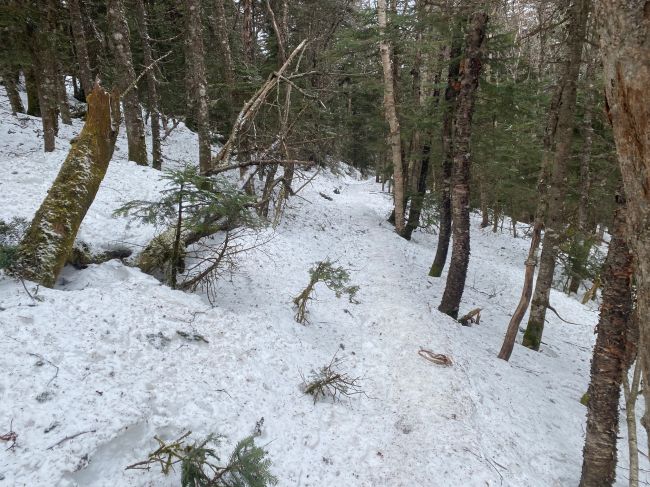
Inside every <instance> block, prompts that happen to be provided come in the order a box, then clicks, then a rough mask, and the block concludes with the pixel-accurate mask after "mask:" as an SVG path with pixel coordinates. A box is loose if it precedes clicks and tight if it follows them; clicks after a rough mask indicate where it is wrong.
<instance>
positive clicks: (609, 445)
mask: <svg viewBox="0 0 650 487" xmlns="http://www.w3.org/2000/svg"><path fill="white" fill-rule="evenodd" d="M618 199H619V208H618V209H617V211H616V215H615V217H614V225H613V229H612V230H613V231H612V240H611V241H610V244H609V252H608V253H607V260H606V261H605V267H604V269H603V274H602V275H603V281H604V285H603V301H602V304H601V306H600V319H599V320H598V327H597V328H596V331H597V333H598V336H597V338H596V346H595V347H594V355H593V359H592V361H591V383H590V384H589V390H588V397H589V402H588V403H587V434H586V437H585V447H584V452H583V462H582V477H581V479H580V486H581V487H596V486H598V487H607V486H611V485H613V484H614V480H615V478H616V434H617V432H618V416H619V413H618V403H619V396H620V390H621V380H622V378H623V374H624V373H625V372H627V367H626V365H627V359H628V357H627V336H628V324H629V323H630V320H631V314H632V274H633V265H632V254H631V253H630V250H629V248H628V246H627V243H626V241H625V234H626V232H625V200H624V198H623V197H622V196H619V198H618Z"/></svg>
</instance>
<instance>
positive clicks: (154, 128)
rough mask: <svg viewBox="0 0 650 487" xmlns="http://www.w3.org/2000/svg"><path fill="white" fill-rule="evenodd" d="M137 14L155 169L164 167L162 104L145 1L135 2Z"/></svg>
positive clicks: (152, 163) (152, 160) (152, 157)
mask: <svg viewBox="0 0 650 487" xmlns="http://www.w3.org/2000/svg"><path fill="white" fill-rule="evenodd" d="M135 14H136V19H137V24H138V33H139V34H140V42H141V43H142V57H143V60H144V69H146V70H147V73H146V77H147V98H148V100H147V101H148V104H149V113H150V116H151V165H152V167H153V168H154V169H160V168H161V167H162V147H161V144H160V111H159V109H160V102H159V100H158V82H157V81H156V70H155V69H148V68H149V67H150V66H152V65H153V63H154V58H153V51H152V49H151V40H150V38H149V29H148V26H147V10H146V7H145V4H144V0H135Z"/></svg>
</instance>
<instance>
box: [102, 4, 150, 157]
mask: <svg viewBox="0 0 650 487" xmlns="http://www.w3.org/2000/svg"><path fill="white" fill-rule="evenodd" d="M106 3H107V13H108V29H109V37H110V40H111V42H110V44H111V47H112V51H113V57H114V60H115V68H116V70H117V72H119V73H120V75H119V76H118V77H117V87H118V89H119V90H120V92H121V93H124V95H123V96H122V105H123V107H124V122H125V125H126V138H127V140H128V144H129V160H130V161H134V162H135V163H136V164H139V165H141V166H146V165H147V144H146V142H145V131H144V121H143V120H142V109H141V108H140V100H139V99H138V91H137V89H136V87H135V86H133V85H134V84H135V70H134V69H133V59H132V57H131V40H130V39H131V37H130V34H129V26H128V24H127V23H126V16H125V13H124V2H123V0H107V2H106ZM129 88H131V89H129ZM127 90H129V91H128V93H127Z"/></svg>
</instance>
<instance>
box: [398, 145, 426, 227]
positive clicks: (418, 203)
mask: <svg viewBox="0 0 650 487" xmlns="http://www.w3.org/2000/svg"><path fill="white" fill-rule="evenodd" d="M421 153H422V156H421V160H420V164H419V165H418V169H419V170H420V172H419V174H417V175H416V181H417V187H416V188H415V193H414V194H413V196H411V206H410V207H409V215H408V222H407V224H406V227H405V228H404V233H403V237H404V238H405V239H406V240H411V235H412V234H413V231H414V230H415V229H416V228H417V227H418V225H419V224H420V215H421V214H422V206H423V203H424V196H425V195H426V192H427V176H428V174H429V158H430V153H431V146H430V144H429V142H427V143H425V144H424V145H423V146H422V151H421Z"/></svg>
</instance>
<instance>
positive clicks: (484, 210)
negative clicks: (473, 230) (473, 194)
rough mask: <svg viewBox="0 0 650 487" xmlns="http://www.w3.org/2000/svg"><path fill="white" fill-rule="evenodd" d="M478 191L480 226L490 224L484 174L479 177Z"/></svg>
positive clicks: (484, 226)
mask: <svg viewBox="0 0 650 487" xmlns="http://www.w3.org/2000/svg"><path fill="white" fill-rule="evenodd" d="M479 185H480V188H479V191H480V199H481V228H486V227H489V226H490V216H489V215H488V202H487V191H486V190H485V176H483V177H481V178H480V179H479Z"/></svg>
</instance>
